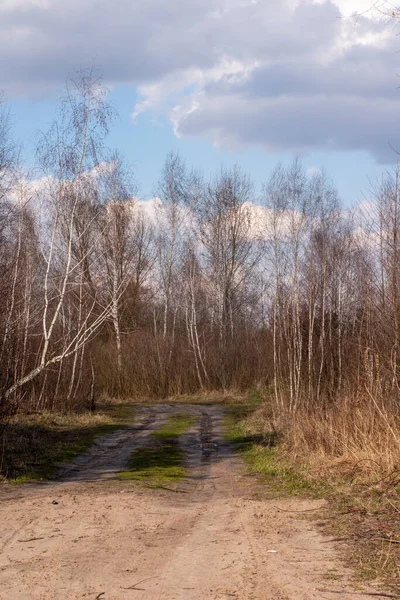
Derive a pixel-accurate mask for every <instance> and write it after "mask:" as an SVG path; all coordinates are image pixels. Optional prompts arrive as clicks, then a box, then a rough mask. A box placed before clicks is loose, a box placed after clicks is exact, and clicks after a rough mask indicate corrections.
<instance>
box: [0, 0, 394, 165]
mask: <svg viewBox="0 0 400 600" xmlns="http://www.w3.org/2000/svg"><path fill="white" fill-rule="evenodd" d="M357 1H358V0H326V1H324V0H315V1H312V0H281V1H280V2H277V1H276V0H258V1H257V0H171V1H169V2H166V1H165V0H68V1H66V0H1V2H0V89H1V88H5V89H7V90H8V92H9V94H10V95H13V94H15V95H18V94H19V95H24V96H29V95H34V94H38V93H39V94H43V95H46V94H47V93H48V92H49V91H50V90H52V89H54V88H56V87H58V86H60V85H61V84H62V83H63V82H64V80H65V77H66V75H67V74H69V73H71V72H72V71H73V70H74V69H77V68H79V67H82V66H83V67H84V66H88V65H90V64H91V63H92V61H93V59H95V60H96V63H97V64H98V65H99V66H101V67H102V69H103V72H104V76H105V79H106V81H107V82H108V83H110V84H114V83H115V84H118V83H129V84H132V85H136V86H138V88H139V90H140V92H141V93H142V96H143V103H142V104H140V103H139V105H138V106H137V107H136V112H137V113H140V112H141V111H143V110H152V111H161V112H165V113H167V114H168V115H169V116H170V118H171V120H172V122H173V123H174V127H175V131H176V133H177V135H180V136H202V137H208V138H212V139H213V140H214V141H215V142H216V143H217V144H222V145H230V146H232V145H241V144H245V145H252V144H257V145H260V146H262V147H264V148H265V149H267V150H270V151H277V150H289V151H293V152H300V153H301V152H304V151H309V150H316V149H334V150H367V151H369V152H370V153H371V154H373V155H374V156H375V157H376V158H377V160H379V161H382V162H385V161H388V160H390V159H391V158H392V157H393V153H392V151H391V150H390V146H389V144H392V145H393V146H395V147H399V146H400V136H399V133H398V127H397V121H396V117H397V115H398V113H399V108H400V102H399V94H400V91H399V90H398V89H397V86H398V84H399V81H398V80H397V73H398V72H399V73H400V64H399V63H400V55H399V54H398V53H397V50H398V45H399V38H398V37H397V36H396V35H395V32H394V31H393V30H392V29H390V28H386V30H385V28H384V27H383V25H382V24H381V23H379V22H378V20H374V19H372V18H367V17H361V18H359V19H358V20H357V22H355V21H353V20H351V19H348V18H341V17H342V16H343V14H344V8H343V7H345V8H346V9H348V10H350V9H351V7H352V6H353V4H352V3H356V4H357ZM356 4H354V6H356ZM359 4H361V5H362V4H363V3H362V2H361V0H360V2H359ZM132 110H133V107H132Z"/></svg>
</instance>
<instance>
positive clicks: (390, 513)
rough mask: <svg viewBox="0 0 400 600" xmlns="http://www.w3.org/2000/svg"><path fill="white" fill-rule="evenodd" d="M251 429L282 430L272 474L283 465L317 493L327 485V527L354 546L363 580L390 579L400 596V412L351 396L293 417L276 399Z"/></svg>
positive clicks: (348, 548) (253, 418) (349, 551)
mask: <svg viewBox="0 0 400 600" xmlns="http://www.w3.org/2000/svg"><path fill="white" fill-rule="evenodd" d="M244 423H245V426H246V428H247V430H248V431H250V432H253V433H254V434H259V435H260V434H262V435H266V434H267V433H268V432H271V431H272V432H273V433H275V434H276V433H277V432H279V434H280V435H279V440H280V443H279V445H278V448H277V449H276V453H275V455H273V454H272V453H270V462H271V457H272V463H271V465H272V466H270V469H275V471H276V473H277V474H278V477H280V478H281V470H279V466H280V464H281V461H282V460H283V461H284V463H285V464H286V465H287V466H288V469H289V472H294V473H296V474H297V477H298V478H300V479H301V480H306V481H308V482H309V484H310V489H312V488H313V486H320V485H326V486H327V491H328V493H327V497H328V500H329V507H328V509H327V514H326V518H325V519H324V524H323V528H324V530H325V531H326V532H327V533H328V534H330V535H332V536H333V537H334V538H338V539H341V540H346V542H345V553H346V560H347V563H348V564H351V565H353V567H354V568H355V570H356V573H357V575H358V578H359V579H367V580H369V581H371V580H375V581H377V582H379V581H383V582H384V583H385V584H386V585H388V586H389V587H390V588H391V589H393V590H394V591H395V592H396V593H400V417H399V415H398V412H397V407H395V406H393V407H390V409H389V408H388V407H386V408H385V406H384V405H383V403H379V404H378V403H377V402H375V401H374V399H373V398H370V397H368V396H367V397H366V398H358V399H349V398H345V399H343V400H341V401H340V402H337V403H336V404H335V406H332V407H331V408H330V409H329V410H328V411H326V412H325V413H323V412H322V411H318V412H317V411H315V412H311V411H305V410H299V411H298V412H297V413H296V414H294V415H291V414H289V413H285V412H284V411H282V410H279V409H277V407H275V406H274V404H273V402H271V401H269V402H267V403H265V404H264V405H263V406H262V407H259V408H257V409H256V410H255V411H254V412H253V413H252V414H250V415H248V416H247V417H246V418H245V421H244ZM288 469H286V471H288ZM286 471H285V472H286ZM286 489H289V488H288V487H287V486H286V487H284V486H282V487H281V490H282V491H283V492H284V491H285V490H286ZM305 489H306V491H307V486H305Z"/></svg>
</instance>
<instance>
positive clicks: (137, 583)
mask: <svg viewBox="0 0 400 600" xmlns="http://www.w3.org/2000/svg"><path fill="white" fill-rule="evenodd" d="M150 579H157V576H156V575H155V576H154V577H146V578H145V579H141V580H140V581H137V582H136V583H134V584H133V585H130V586H129V587H122V586H121V590H144V588H138V587H137V586H138V585H139V584H140V583H144V582H145V581H149V580H150Z"/></svg>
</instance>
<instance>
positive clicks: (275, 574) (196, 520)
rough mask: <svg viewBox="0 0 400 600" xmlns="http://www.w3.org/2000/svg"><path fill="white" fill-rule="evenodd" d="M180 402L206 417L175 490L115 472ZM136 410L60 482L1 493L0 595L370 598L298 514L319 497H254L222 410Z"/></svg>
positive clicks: (5, 599)
mask: <svg viewBox="0 0 400 600" xmlns="http://www.w3.org/2000/svg"><path fill="white" fill-rule="evenodd" d="M182 411H185V412H187V411H190V412H192V413H193V414H196V415H198V416H199V421H198V423H197V424H196V426H194V427H193V428H192V430H191V431H189V432H188V433H187V434H185V435H184V436H183V437H182V440H181V443H182V446H183V447H184V448H185V449H186V450H187V451H188V466H189V467H190V472H189V473H190V474H189V477H188V478H187V479H185V480H184V481H183V482H181V483H180V484H179V485H178V487H177V488H176V490H174V491H171V490H149V489H146V488H144V487H142V486H140V485H137V484H133V483H127V482H120V481H118V480H117V479H116V477H115V475H116V473H117V472H118V470H119V469H122V468H123V466H124V464H125V462H126V459H127V457H128V456H129V454H130V452H132V450H133V449H134V448H137V447H143V446H145V445H148V444H150V443H151V436H150V433H151V431H152V430H154V429H155V428H157V427H160V425H161V424H162V423H163V422H164V420H165V419H166V418H167V416H168V415H169V414H171V413H173V412H182ZM139 416H140V420H139V423H138V424H137V425H136V426H134V427H132V428H131V429H129V430H127V431H124V432H117V433H115V434H112V435H110V436H107V437H106V438H103V439H102V440H101V441H99V442H98V443H97V444H96V445H95V446H94V447H93V449H92V450H91V452H90V453H88V455H85V456H84V457H81V458H79V459H77V460H76V461H74V463H73V464H71V465H70V466H69V467H68V469H66V470H65V471H64V472H63V473H62V476H61V478H60V480H59V481H57V482H54V483H51V484H42V485H32V486H25V487H24V488H18V489H15V488H14V489H11V488H6V487H3V488H2V489H1V490H0V524H1V531H0V598H1V600H14V599H15V600H17V599H18V600H30V599H35V600H70V599H71V600H72V599H75V598H85V599H93V600H95V599H98V600H125V599H126V600H131V599H135V600H178V599H179V600H181V599H182V600H183V599H185V600H232V599H235V598H236V599H237V600H283V599H288V600H292V599H293V600H308V599H310V600H311V599H324V598H327V599H333V598H336V599H337V598H341V599H343V600H350V599H360V600H363V599H364V600H367V598H371V596H370V595H367V594H366V593H362V592H355V590H354V589H353V588H352V587H351V586H350V585H349V583H348V576H349V574H348V573H346V572H345V570H344V568H343V567H341V566H340V564H339V563H338V561H337V556H336V555H335V552H334V549H333V544H331V543H329V540H328V539H327V538H323V537H322V536H321V535H320V534H319V533H318V532H317V531H316V530H315V528H314V527H313V526H312V524H311V523H310V522H309V521H307V520H304V519H302V518H299V517H302V516H303V514H302V513H303V511H304V512H305V513H307V511H309V510H310V509H311V510H312V509H318V507H319V506H320V505H321V502H320V501H319V502H316V501H309V500H280V501H276V500H260V499H256V498H257V496H259V494H256V493H255V491H256V490H255V487H254V482H253V480H252V479H251V478H249V477H247V476H246V475H245V474H244V472H243V469H242V465H241V463H240V460H239V459H238V458H237V457H236V456H235V454H234V453H233V451H232V449H231V448H230V447H229V446H228V445H227V444H226V443H225V442H224V440H223V438H222V433H221V431H222V417H223V414H222V409H221V408H219V407H212V406H211V407H210V406H191V407H183V406H182V405H180V406H176V407H174V406H168V405H159V406H156V407H151V408H145V407H143V408H142V409H141V412H140V414H139ZM333 570H335V571H334V572H335V573H338V574H339V575H340V577H339V575H338V577H335V580H334V581H332V580H331V578H329V577H327V574H328V573H332V572H333ZM339 594H340V595H339ZM375 598H379V596H378V595H375Z"/></svg>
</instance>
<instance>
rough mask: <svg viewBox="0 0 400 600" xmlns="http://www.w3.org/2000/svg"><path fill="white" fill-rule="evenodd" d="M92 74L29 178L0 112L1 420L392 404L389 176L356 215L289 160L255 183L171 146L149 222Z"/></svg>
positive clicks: (396, 201)
mask: <svg viewBox="0 0 400 600" xmlns="http://www.w3.org/2000/svg"><path fill="white" fill-rule="evenodd" d="M112 120H113V111H112V109H111V108H110V107H109V106H108V104H107V97H106V92H105V90H104V88H103V86H102V82H101V80H99V79H98V78H97V77H96V76H95V75H94V74H93V72H90V73H83V74H81V75H80V76H79V77H78V78H77V79H76V80H75V81H70V82H69V83H68V86H67V92H66V96H65V98H64V100H63V102H62V103H61V105H60V116H59V118H58V120H57V121H56V122H55V123H54V124H53V126H52V127H51V128H50V130H49V131H48V132H47V133H46V134H43V135H41V136H40V139H39V143H38V148H37V154H36V162H37V164H36V169H35V172H34V175H33V176H32V175H31V176H28V175H27V173H26V172H24V169H23V165H21V160H20V157H19V151H18V148H17V146H16V144H14V143H13V139H12V131H11V127H10V123H11V120H10V115H9V113H8V112H7V108H6V106H5V103H4V102H3V103H2V105H1V111H0V272H1V279H0V295H1V303H0V412H1V413H2V414H3V415H5V414H9V413H12V412H15V411H16V410H21V409H23V410H25V409H26V410H31V409H34V410H42V409H49V410H52V409H57V410H60V409H61V410H73V409H82V408H89V407H91V408H94V407H95V403H96V399H97V398H99V397H100V396H101V395H105V394H106V395H108V396H111V397H113V396H138V395H140V396H152V397H160V398H161V397H167V396H169V395H174V394H194V393H198V392H200V391H211V390H238V391H243V390H249V389H261V390H268V393H269V394H270V396H271V398H273V399H274V400H275V404H276V406H278V407H280V408H281V409H282V411H283V412H284V411H286V412H290V413H296V411H298V410H299V409H305V410H307V411H313V410H315V409H316V408H318V410H321V411H329V410H330V409H331V408H332V406H335V404H337V402H338V401H341V402H342V401H347V400H346V399H349V398H350V399H351V402H352V403H353V404H357V403H358V404H359V403H362V402H368V403H369V405H372V406H374V407H375V409H376V411H377V412H378V413H379V411H380V412H381V413H382V414H383V412H385V414H386V411H387V410H390V411H391V412H394V413H396V414H397V411H398V406H399V399H400V346H399V343H400V269H399V253H400V193H399V171H398V169H396V168H395V169H394V170H393V172H390V173H389V172H388V173H387V174H386V175H385V176H384V177H383V178H382V180H381V181H380V182H379V183H378V184H377V185H376V186H375V188H374V190H372V192H373V193H372V195H371V200H370V201H369V202H365V203H364V206H363V208H362V209H361V208H358V209H357V210H353V211H349V210H344V209H343V207H342V206H341V203H340V199H339V196H338V193H337V191H336V189H335V186H334V185H333V183H332V182H331V180H330V179H329V177H328V176H327V175H326V174H324V173H321V172H316V173H313V174H308V173H307V172H306V171H305V170H304V168H303V167H302V165H301V163H300V162H299V161H298V160H294V161H293V163H292V164H291V165H289V166H283V165H279V166H277V167H276V169H275V170H274V171H273V172H272V174H270V176H269V178H268V180H267V181H266V182H265V184H264V185H263V187H262V192H261V196H260V194H256V193H255V191H254V187H253V184H252V182H251V180H250V178H249V176H248V175H247V174H246V173H245V172H243V170H242V169H241V168H240V167H238V166H236V167H233V168H230V169H226V168H221V169H219V170H218V171H217V173H216V174H215V175H214V176H213V177H211V178H210V179H207V178H205V177H204V175H203V174H202V173H201V171H199V170H196V169H189V168H188V167H187V166H186V164H185V162H184V161H183V160H182V158H181V157H180V156H179V155H178V154H174V153H171V154H170V155H168V156H167V158H166V161H165V165H164V168H163V171H162V173H161V174H160V175H159V177H158V181H157V185H156V196H157V198H158V200H157V201H154V202H153V207H154V214H152V215H149V214H148V212H146V211H145V210H144V208H143V203H141V202H139V201H138V200H136V196H137V190H136V187H135V181H134V177H133V175H132V171H131V169H130V167H129V165H127V164H126V162H125V161H124V159H123V157H122V156H121V155H120V154H118V153H117V152H115V153H113V154H110V153H109V151H108V149H107V147H106V145H105V142H106V137H107V134H108V131H109V127H110V125H111V124H112Z"/></svg>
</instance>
